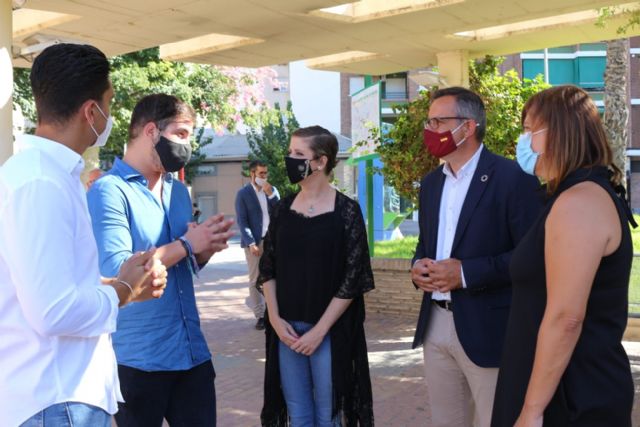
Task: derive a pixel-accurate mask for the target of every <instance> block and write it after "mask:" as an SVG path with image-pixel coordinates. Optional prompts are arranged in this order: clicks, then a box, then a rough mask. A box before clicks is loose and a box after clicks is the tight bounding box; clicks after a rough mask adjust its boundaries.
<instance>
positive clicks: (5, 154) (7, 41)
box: [0, 0, 13, 165]
mask: <svg viewBox="0 0 640 427" xmlns="http://www.w3.org/2000/svg"><path fill="white" fill-rule="evenodd" d="M12 15H13V12H12V10H11V0H0V165H1V164H2V163H4V162H5V160H7V159H8V158H9V157H11V155H12V154H13V97H12V94H13V66H12V64H11V40H12V33H13V31H12V28H13V24H12V22H13V19H12Z"/></svg>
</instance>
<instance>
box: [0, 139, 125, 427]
mask: <svg viewBox="0 0 640 427" xmlns="http://www.w3.org/2000/svg"><path fill="white" fill-rule="evenodd" d="M20 145H21V147H20V152H19V153H17V154H15V155H14V156H13V157H11V158H10V159H9V160H7V162H6V163H5V164H4V165H3V166H2V168H0V337H1V338H0V366H1V368H0V426H8V427H12V426H17V425H19V424H21V423H22V422H24V421H25V420H27V419H28V418H30V417H31V416H33V415H35V414H36V413H38V412H39V411H41V410H43V409H45V408H47V407H49V406H51V405H53V404H56V403H61V402H70V401H73V402H82V403H86V404H89V405H93V406H97V407H99V408H102V409H104V410H105V411H107V412H109V413H111V414H113V413H115V412H116V411H117V400H120V401H122V396H121V394H120V385H119V382H118V372H117V365H116V359H115V355H114V352H113V348H112V346H111V337H110V335H109V334H110V333H111V332H113V331H114V330H115V328H116V317H117V315H118V303H119V301H118V296H117V294H116V292H115V290H114V289H113V288H112V287H111V286H103V285H101V284H100V273H99V270H98V252H97V247H96V241H95V239H94V237H93V232H92V229H91V223H90V217H89V212H88V209H87V201H86V196H85V191H84V188H83V186H82V184H81V182H80V172H81V171H82V169H83V167H84V162H83V161H82V157H81V156H80V155H79V154H77V153H76V152H74V151H73V150H70V149H69V148H67V147H66V146H64V145H62V144H59V143H57V142H54V141H50V140H48V139H44V138H40V137H36V136H33V135H25V136H23V138H22V141H21V144H20Z"/></svg>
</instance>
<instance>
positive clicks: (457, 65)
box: [437, 50, 469, 87]
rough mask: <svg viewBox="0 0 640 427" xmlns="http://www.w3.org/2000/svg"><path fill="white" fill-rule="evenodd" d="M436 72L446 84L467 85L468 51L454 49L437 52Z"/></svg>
mask: <svg viewBox="0 0 640 427" xmlns="http://www.w3.org/2000/svg"><path fill="white" fill-rule="evenodd" d="M437 58H438V73H440V77H442V78H443V79H444V80H445V81H446V82H447V85H448V86H462V87H469V53H468V52H467V51H466V50H455V51H450V52H441V53H438V54H437Z"/></svg>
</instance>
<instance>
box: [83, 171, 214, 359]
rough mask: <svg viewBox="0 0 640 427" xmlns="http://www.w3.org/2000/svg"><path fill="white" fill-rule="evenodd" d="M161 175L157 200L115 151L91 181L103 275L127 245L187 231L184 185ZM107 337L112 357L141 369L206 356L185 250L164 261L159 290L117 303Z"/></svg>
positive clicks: (132, 247)
mask: <svg viewBox="0 0 640 427" xmlns="http://www.w3.org/2000/svg"><path fill="white" fill-rule="evenodd" d="M163 180H164V181H163V183H162V203H160V201H158V199H157V198H156V197H155V196H154V195H153V194H152V193H151V191H150V190H149V188H148V182H147V180H146V178H145V177H144V176H143V175H142V174H140V172H138V171H137V170H135V169H134V168H132V167H131V166H129V165H128V164H126V163H125V162H124V161H122V160H120V159H116V162H115V164H114V166H113V168H112V169H111V170H110V171H109V172H108V173H107V174H106V175H105V176H103V177H102V178H100V179H99V180H97V181H96V182H95V183H94V184H93V186H92V187H91V190H90V191H89V193H88V195H87V198H88V202H89V212H90V213H91V218H92V223H93V224H92V225H93V232H94V234H95V237H96V241H97V243H98V255H99V263H100V272H101V274H102V275H103V276H106V277H115V276H117V274H118V271H119V270H120V266H121V265H122V264H123V263H124V261H125V260H127V259H128V258H129V257H130V256H131V255H132V254H133V253H134V252H137V251H144V250H147V249H149V248H151V247H152V246H155V247H160V246H163V245H166V244H167V243H171V242H172V241H174V240H176V239H177V238H178V237H180V236H183V235H184V234H185V233H186V232H187V224H188V223H189V222H191V221H192V207H191V199H190V197H189V193H188V192H187V189H186V187H185V186H184V185H183V184H182V183H181V182H179V181H177V180H174V179H173V177H172V176H171V174H166V175H165V177H164V178H163ZM112 338H113V346H114V349H115V352H116V358H117V360H118V363H119V364H121V365H125V366H129V367H132V368H136V369H141V370H144V371H175V370H186V369H190V368H192V367H194V366H196V365H199V364H201V363H204V362H205V361H207V360H209V359H210V358H211V354H210V353H209V349H208V348H207V343H206V341H205V339H204V336H203V335H202V331H201V330H200V319H199V316H198V310H197V308H196V300H195V293H194V289H193V278H192V275H191V272H190V270H189V266H188V264H187V259H186V258H183V259H182V260H181V261H180V262H179V263H177V264H176V265H174V266H173V267H171V268H170V269H169V276H168V281H167V287H166V289H165V292H164V295H163V296H162V298H160V299H154V300H150V301H145V302H141V303H131V304H129V305H127V306H125V307H123V308H122V309H121V310H120V314H119V315H118V324H117V330H116V332H115V333H114V334H113V336H112Z"/></svg>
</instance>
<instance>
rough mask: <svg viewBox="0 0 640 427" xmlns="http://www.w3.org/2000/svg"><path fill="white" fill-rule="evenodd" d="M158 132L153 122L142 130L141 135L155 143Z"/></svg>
mask: <svg viewBox="0 0 640 427" xmlns="http://www.w3.org/2000/svg"><path fill="white" fill-rule="evenodd" d="M159 133H160V131H159V130H158V127H157V126H156V124H155V123H154V122H149V123H147V124H146V125H144V127H143V128H142V134H143V135H144V136H146V137H147V138H149V139H151V140H152V141H154V142H155V140H156V139H157V137H158V134H159Z"/></svg>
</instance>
